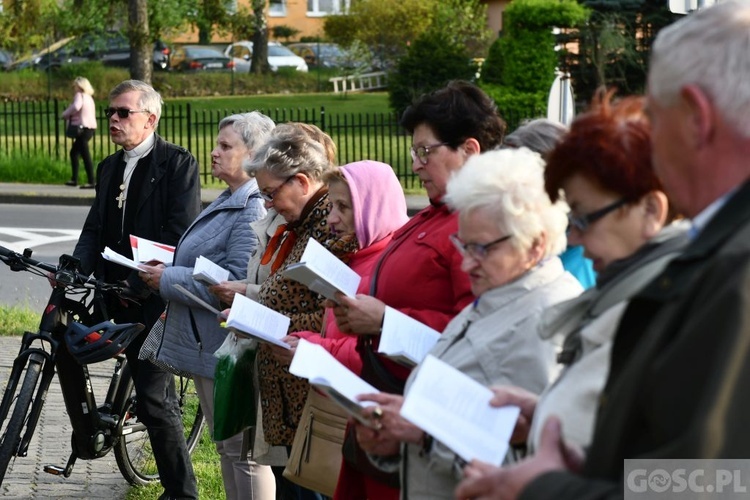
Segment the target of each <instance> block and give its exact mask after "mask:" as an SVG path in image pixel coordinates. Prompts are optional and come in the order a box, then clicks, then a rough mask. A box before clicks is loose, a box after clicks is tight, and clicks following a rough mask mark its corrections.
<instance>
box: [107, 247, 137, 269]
mask: <svg viewBox="0 0 750 500" xmlns="http://www.w3.org/2000/svg"><path fill="white" fill-rule="evenodd" d="M102 257H104V260H108V261H110V262H114V263H115V264H120V265H121V266H125V267H129V268H130V269H134V270H136V271H143V269H141V268H140V266H139V265H138V262H136V261H134V260H133V259H129V258H127V257H125V256H124V255H121V254H119V253H117V252H115V251H114V250H112V249H111V248H109V247H104V251H103V252H102Z"/></svg>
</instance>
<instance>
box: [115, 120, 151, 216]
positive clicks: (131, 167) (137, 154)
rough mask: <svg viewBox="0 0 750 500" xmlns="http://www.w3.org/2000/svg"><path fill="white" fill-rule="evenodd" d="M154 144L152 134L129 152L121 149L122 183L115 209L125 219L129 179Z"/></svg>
mask: <svg viewBox="0 0 750 500" xmlns="http://www.w3.org/2000/svg"><path fill="white" fill-rule="evenodd" d="M155 143H156V137H155V136H154V134H153V132H152V133H151V135H149V136H148V137H146V139H145V140H144V141H143V142H142V143H140V144H138V145H137V146H136V147H134V148H133V149H131V150H127V149H123V150H122V151H123V153H125V170H124V171H123V173H122V181H121V182H120V185H119V188H120V192H119V194H118V195H117V198H115V199H116V200H117V208H119V209H121V210H122V214H123V217H125V205H126V203H127V198H128V189H129V188H130V179H131V177H133V172H135V167H136V166H138V161H139V160H140V159H141V158H142V157H144V156H146V155H147V154H149V153H150V152H151V150H152V149H154V144H155Z"/></svg>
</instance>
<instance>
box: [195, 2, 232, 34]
mask: <svg viewBox="0 0 750 500" xmlns="http://www.w3.org/2000/svg"><path fill="white" fill-rule="evenodd" d="M188 1H189V5H190V7H189V9H188V12H187V19H188V21H189V22H190V24H192V25H193V26H195V27H196V28H197V29H198V43H201V44H207V43H210V41H211V37H212V36H213V34H214V30H216V29H219V28H223V27H224V26H226V25H227V23H228V17H229V8H230V7H231V6H232V5H233V4H232V1H231V0H188Z"/></svg>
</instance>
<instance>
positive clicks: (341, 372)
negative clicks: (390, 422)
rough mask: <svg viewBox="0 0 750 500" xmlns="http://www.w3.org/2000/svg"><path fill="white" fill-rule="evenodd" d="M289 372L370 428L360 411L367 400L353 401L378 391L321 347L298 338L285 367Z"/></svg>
mask: <svg viewBox="0 0 750 500" xmlns="http://www.w3.org/2000/svg"><path fill="white" fill-rule="evenodd" d="M289 373H291V374H292V375H296V376H298V377H301V378H306V379H308V380H309V382H310V384H311V385H312V386H313V387H315V388H316V389H318V390H320V391H321V392H323V393H325V394H326V395H327V396H328V397H330V398H331V400H333V402H335V403H337V404H338V405H339V406H341V407H342V408H343V409H344V410H345V411H346V412H347V413H348V414H349V415H351V416H352V417H354V418H356V419H357V420H358V421H359V422H361V423H362V424H363V425H366V426H368V427H373V424H372V422H371V421H370V420H369V419H368V418H366V417H363V416H362V413H361V412H362V410H363V409H364V408H365V407H367V406H370V405H373V404H374V403H372V402H371V401H357V396H358V395H360V394H373V393H377V392H380V391H378V390H377V389H376V388H374V387H373V386H371V385H370V384H368V383H367V382H365V381H364V380H362V379H361V378H359V377H358V376H357V375H355V374H354V373H353V372H352V371H351V370H350V369H349V368H347V367H345V366H344V365H342V364H341V362H339V360H337V359H336V358H334V357H333V355H332V354H331V353H329V352H328V351H326V350H325V349H324V348H323V347H322V346H319V345H317V344H313V343H312V342H308V341H306V340H305V339H300V341H299V344H297V350H296V352H295V353H294V358H292V364H291V365H289Z"/></svg>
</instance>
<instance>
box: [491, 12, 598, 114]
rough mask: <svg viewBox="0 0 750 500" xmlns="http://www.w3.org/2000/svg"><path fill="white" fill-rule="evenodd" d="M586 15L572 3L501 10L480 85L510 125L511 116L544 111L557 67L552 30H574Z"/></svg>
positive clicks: (557, 60)
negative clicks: (497, 32) (498, 30)
mask: <svg viewBox="0 0 750 500" xmlns="http://www.w3.org/2000/svg"><path fill="white" fill-rule="evenodd" d="M588 15H589V12H588V10H587V9H586V8H584V7H582V6H580V5H579V4H578V3H577V2H576V1H575V0H561V1H558V0H513V2H512V3H511V4H509V5H508V7H507V8H506V9H505V13H504V15H503V32H502V34H501V36H500V37H499V38H498V39H497V40H496V41H495V42H494V44H493V46H492V47H491V48H490V51H489V55H488V57H487V60H486V61H485V63H484V65H483V67H482V82H483V83H484V84H485V85H484V87H486V88H485V89H486V90H487V91H488V93H489V94H490V95H492V96H493V97H494V98H495V100H496V101H497V103H498V107H499V108H500V111H501V113H503V115H504V116H505V117H506V118H507V119H508V121H509V124H510V125H513V116H521V115H524V114H525V115H528V112H529V110H532V109H533V110H535V112H536V111H537V110H543V109H544V103H546V99H547V97H546V96H547V92H549V88H550V86H551V85H552V82H553V80H554V79H555V70H556V68H557V67H558V66H559V65H560V61H559V58H558V54H557V52H556V51H555V44H556V40H555V37H554V35H553V34H552V28H555V27H556V28H569V27H573V26H576V25H578V24H581V23H583V22H584V21H585V20H586V19H587V17H588ZM484 87H483V88H484Z"/></svg>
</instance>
